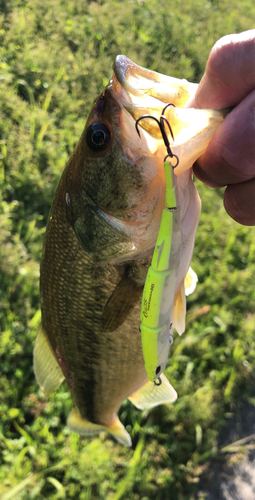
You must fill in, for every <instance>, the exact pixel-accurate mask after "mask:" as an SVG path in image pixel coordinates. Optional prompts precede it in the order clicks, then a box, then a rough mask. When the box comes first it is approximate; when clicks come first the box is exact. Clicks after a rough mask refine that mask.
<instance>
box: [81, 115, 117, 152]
mask: <svg viewBox="0 0 255 500" xmlns="http://www.w3.org/2000/svg"><path fill="white" fill-rule="evenodd" d="M86 141H87V144H88V146H89V147H90V149H92V151H96V152H98V153H99V152H100V151H104V149H106V148H107V146H108V144H110V142H111V132H110V130H109V129H108V127H106V125H104V123H99V122H95V123H92V125H90V126H89V127H88V130H87V134H86Z"/></svg>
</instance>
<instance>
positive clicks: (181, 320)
mask: <svg viewBox="0 0 255 500" xmlns="http://www.w3.org/2000/svg"><path fill="white" fill-rule="evenodd" d="M185 316H186V297H185V290H184V282H183V283H182V285H181V286H180V289H179V291H178V293H177V295H176V297H175V299H174V307H173V327H174V328H176V330H177V332H178V333H179V335H181V334H182V333H183V332H184V330H185Z"/></svg>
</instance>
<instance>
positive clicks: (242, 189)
mask: <svg viewBox="0 0 255 500" xmlns="http://www.w3.org/2000/svg"><path fill="white" fill-rule="evenodd" d="M230 106H235V108H234V109H233V110H232V111H231V112H230V113H229V114H228V115H227V116H226V118H225V120H224V121H223V123H222V124H221V125H220V127H219V128H218V130H217V131H216V133H215V135H214V136H213V139H212V140H211V142H210V144H209V146H208V148H207V150H206V152H205V154H204V155H203V156H201V157H200V158H199V159H198V161H197V162H196V163H195V164H194V173H195V175H196V176H197V177H198V178H199V179H200V180H201V181H203V182H204V183H205V184H207V185H208V186H211V187H222V186H227V188H226V190H225V193H224V206H225V209H226V211H227V213H228V214H229V215H230V216H231V217H232V218H233V219H234V220H236V221H237V222H239V223H240V224H244V225H247V226H253V225H255V30H249V31H245V32H243V33H240V34H237V35H227V36H225V37H223V38H221V39H220V40H218V42H217V43H216V44H215V45H214V47H213V49H212V51H211V53H210V55H209V59H208V62H207V66H206V71H205V74H204V76H203V78H202V80H201V82H200V84H199V86H198V89H197V91H196V94H195V96H194V97H193V98H192V99H191V100H190V101H189V102H188V107H189V108H190V107H192V108H204V109H222V108H227V107H230Z"/></svg>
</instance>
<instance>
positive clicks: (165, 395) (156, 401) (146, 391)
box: [128, 374, 177, 410]
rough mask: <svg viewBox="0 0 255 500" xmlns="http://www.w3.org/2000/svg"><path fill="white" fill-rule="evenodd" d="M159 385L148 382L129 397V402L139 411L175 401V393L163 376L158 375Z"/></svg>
mask: <svg viewBox="0 0 255 500" xmlns="http://www.w3.org/2000/svg"><path fill="white" fill-rule="evenodd" d="M160 378H161V382H162V383H161V385H155V384H154V382H151V381H150V380H149V381H148V382H146V384H145V385H144V386H143V387H142V388H141V389H139V391H136V392H134V394H131V396H129V398H128V399H129V400H130V401H131V403H133V405H135V406H136V408H138V409H139V410H144V409H145V408H153V407H154V406H158V405H162V404H166V403H173V402H174V401H175V400H176V399H177V392H176V391H175V389H174V388H173V387H172V386H171V384H170V382H169V381H168V380H167V378H166V377H165V375H163V374H162V375H160Z"/></svg>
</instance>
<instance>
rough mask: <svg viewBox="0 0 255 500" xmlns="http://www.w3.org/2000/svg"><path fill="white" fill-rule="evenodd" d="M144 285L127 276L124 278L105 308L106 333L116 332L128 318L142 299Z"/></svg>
mask: <svg viewBox="0 0 255 500" xmlns="http://www.w3.org/2000/svg"><path fill="white" fill-rule="evenodd" d="M142 291H143V285H138V284H137V283H136V281H135V280H134V279H133V278H131V277H130V276H127V275H126V274H125V275H124V276H123V278H122V279H121V281H120V282H119V284H118V285H117V286H116V288H115V290H114V291H113V293H112V295H111V296H110V298H109V299H108V301H107V303H106V306H105V308H104V312H103V317H102V323H103V325H102V326H103V329H104V331H106V332H112V331H114V330H116V329H117V328H118V327H119V326H120V325H121V324H122V323H123V322H124V321H125V319H126V318H127V316H128V315H129V313H130V311H131V310H132V309H133V307H134V306H135V304H136V303H137V301H138V300H139V299H140V297H141V295H142Z"/></svg>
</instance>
